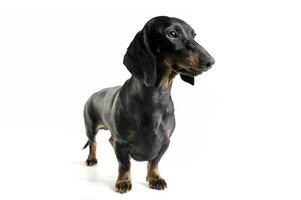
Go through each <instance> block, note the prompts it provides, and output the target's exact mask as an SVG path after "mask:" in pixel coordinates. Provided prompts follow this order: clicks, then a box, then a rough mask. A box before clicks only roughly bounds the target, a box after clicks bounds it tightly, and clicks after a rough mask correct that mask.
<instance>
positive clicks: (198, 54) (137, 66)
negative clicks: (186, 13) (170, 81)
mask: <svg viewBox="0 0 301 200" xmlns="http://www.w3.org/2000/svg"><path fill="white" fill-rule="evenodd" d="M195 35H196V33H195V32H194V30H193V29H192V28H191V27H190V26H189V25H188V24H187V23H185V22H184V21H182V20H180V19H177V18H170V17H166V16H160V17H155V18H153V19H151V20H150V21H148V22H147V23H146V24H145V26H144V27H143V29H142V30H141V31H140V32H138V33H137V34H136V36H135V38H134V40H133V41H132V42H131V44H130V46H129V47H128V50H127V52H126V54H125V56H124V61H123V63H124V65H125V66H126V67H127V68H128V70H129V71H130V72H131V73H132V74H133V75H134V76H135V77H136V78H138V79H140V80H141V81H143V82H144V83H145V85H146V86H154V85H155V83H156V82H157V77H158V72H159V71H162V70H160V69H158V67H162V66H163V65H164V66H167V67H169V68H170V69H171V70H172V71H174V72H176V73H179V74H180V76H181V78H182V80H184V81H185V82H188V83H190V84H192V85H193V84H194V77H195V76H197V75H199V74H201V73H202V72H204V71H207V70H208V69H210V68H211V66H212V65H213V64H214V62H215V61H214V59H213V57H212V56H211V55H210V54H209V53H208V52H207V51H206V50H205V49H204V48H203V47H202V46H201V45H199V44H198V43H197V42H196V41H195V40H194V37H195Z"/></svg>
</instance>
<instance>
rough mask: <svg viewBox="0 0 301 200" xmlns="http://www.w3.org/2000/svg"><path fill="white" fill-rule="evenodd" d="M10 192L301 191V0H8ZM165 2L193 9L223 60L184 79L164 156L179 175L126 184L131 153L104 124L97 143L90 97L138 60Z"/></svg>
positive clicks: (4, 20) (172, 11)
mask: <svg viewBox="0 0 301 200" xmlns="http://www.w3.org/2000/svg"><path fill="white" fill-rule="evenodd" d="M0 7H1V10H0V94H1V98H0V184H1V192H0V199H22V198H23V199H63V198H64V199H84V200H87V199H121V198H122V199H124V198H126V199H138V198H139V199H145V200H146V199H154V198H159V199H163V198H164V199H167V198H168V199H169V198H175V197H177V198H180V199H183V198H190V199H219V200H220V199H231V200H234V199H238V200H241V199H244V200H245V199H264V200H266V199H290V200H293V199H299V200H300V199H301V189H300V188H301V172H300V169H301V160H300V159H301V145H300V143H301V136H300V134H301V127H300V126H301V125H300V118H301V106H300V101H301V95H300V86H301V80H300V75H301V74H300V73H301V70H300V67H301V65H300V64H301V62H300V51H301V49H300V47H301V39H300V35H301V29H300V19H301V14H300V6H299V5H298V1H289V0H286V1H275V0H274V1H254V0H253V1H241V0H237V1H234V0H231V1H215V0H210V1H194V2H192V1H188V0H183V1H180V0H174V1H163V0H161V1H119V2H117V1H110V2H103V3H99V2H98V1H67V0H64V1H59V0H55V1H48V2H46V1H19V2H17V1H13V0H10V1H6V0H4V1H3V0H2V1H1V3H0ZM158 15H168V16H175V17H178V18H181V19H183V20H185V21H186V22H187V23H189V24H190V25H191V26H192V27H193V28H194V29H195V30H196V32H197V37H196V40H197V41H198V42H199V43H200V44H201V45H203V46H204V47H205V48H206V49H207V50H208V51H209V52H210V53H211V54H212V55H213V57H214V58H215V59H216V64H215V65H214V66H213V68H212V69H211V70H210V71H208V72H207V73H205V74H202V75H201V76H200V77H198V78H197V79H196V84H195V86H194V87H192V86H190V85H188V84H186V83H184V82H183V81H181V79H180V78H179V77H177V78H176V79H175V80H174V84H173V90H172V97H173V100H174V104H175V115H176V120H177V126H176V130H175V132H174V134H173V136H172V139H171V145H170V147H169V149H168V151H167V153H166V154H165V155H164V157H163V158H162V161H161V163H160V169H161V170H160V171H161V174H162V176H163V177H164V178H165V179H166V181H167V184H168V188H167V190H164V191H155V190H151V189H148V187H147V184H146V182H145V175H146V163H144V162H142V163H141V162H135V161H133V162H132V179H133V189H132V191H131V192H129V193H127V194H125V195H121V194H117V193H116V192H114V183H115V180H116V176H117V161H116V159H115V155H114V153H113V150H112V148H111V147H110V144H109V143H108V139H109V132H107V131H106V132H100V133H99V134H98V137H97V141H98V147H99V148H98V151H97V153H98V160H99V164H98V165H97V166H95V167H92V168H88V167H86V166H85V165H84V161H85V159H86V157H87V154H88V150H81V147H82V146H83V145H84V143H85V142H86V136H85V129H84V123H83V114H82V110H83V106H84V103H85V101H86V100H87V98H88V97H89V96H90V95H91V94H92V93H94V92H95V91H98V90H100V89H102V88H105V87H110V86H115V85H120V84H123V82H124V81H125V80H126V79H127V78H129V77H130V73H129V72H128V71H127V70H126V68H125V67H124V66H123V65H122V59H123V55H124V53H125V51H126V48H127V46H128V45H129V43H130V41H131V40H132V39H133V37H134V35H135V33H136V32H138V31H139V30H140V29H141V28H142V26H143V25H144V24H145V22H147V21H148V20H149V19H150V18H152V17H154V16H158Z"/></svg>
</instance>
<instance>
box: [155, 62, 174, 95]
mask: <svg viewBox="0 0 301 200" xmlns="http://www.w3.org/2000/svg"><path fill="white" fill-rule="evenodd" d="M159 69H161V70H158V71H159V72H158V74H157V77H158V81H157V83H156V85H157V87H159V88H160V90H162V91H164V90H167V89H169V88H170V87H171V85H172V81H173V79H174V78H175V77H176V75H177V74H178V73H177V72H175V71H174V70H172V68H171V66H170V65H169V64H168V63H164V64H163V65H161V66H160V67H159Z"/></svg>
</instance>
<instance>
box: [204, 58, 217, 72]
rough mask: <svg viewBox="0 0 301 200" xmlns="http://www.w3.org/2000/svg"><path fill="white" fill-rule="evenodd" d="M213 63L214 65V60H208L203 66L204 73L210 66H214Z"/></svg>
mask: <svg viewBox="0 0 301 200" xmlns="http://www.w3.org/2000/svg"><path fill="white" fill-rule="evenodd" d="M214 63H215V60H214V58H212V59H210V60H209V61H208V62H207V63H206V64H205V66H204V70H205V71H207V70H209V69H210V68H211V67H212V65H214Z"/></svg>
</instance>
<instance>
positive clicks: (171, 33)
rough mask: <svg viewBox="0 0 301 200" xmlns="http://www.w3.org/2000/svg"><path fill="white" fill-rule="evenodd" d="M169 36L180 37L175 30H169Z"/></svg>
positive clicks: (172, 37)
mask: <svg viewBox="0 0 301 200" xmlns="http://www.w3.org/2000/svg"><path fill="white" fill-rule="evenodd" d="M167 36H168V37H169V38H171V39H176V38H178V35H177V33H176V32H174V31H171V32H169V33H168V35H167Z"/></svg>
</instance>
